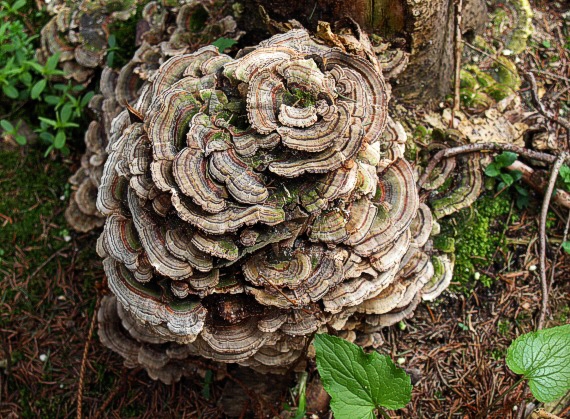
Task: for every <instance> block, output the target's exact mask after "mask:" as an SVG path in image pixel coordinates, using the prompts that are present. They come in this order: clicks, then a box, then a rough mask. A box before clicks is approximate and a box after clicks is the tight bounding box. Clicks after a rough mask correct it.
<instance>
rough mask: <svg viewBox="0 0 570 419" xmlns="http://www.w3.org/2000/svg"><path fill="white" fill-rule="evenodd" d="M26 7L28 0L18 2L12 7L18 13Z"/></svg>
mask: <svg viewBox="0 0 570 419" xmlns="http://www.w3.org/2000/svg"><path fill="white" fill-rule="evenodd" d="M25 5H26V0H18V1H16V2H15V3H14V4H13V5H12V10H14V11H16V10H18V9H21V8H22V7H24V6H25Z"/></svg>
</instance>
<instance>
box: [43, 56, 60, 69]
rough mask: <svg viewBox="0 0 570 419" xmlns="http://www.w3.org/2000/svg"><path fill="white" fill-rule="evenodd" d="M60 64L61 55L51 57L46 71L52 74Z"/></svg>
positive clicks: (47, 62)
mask: <svg viewBox="0 0 570 419" xmlns="http://www.w3.org/2000/svg"><path fill="white" fill-rule="evenodd" d="M58 62H59V53H55V54H54V55H52V56H51V57H49V58H48V59H47V61H46V65H45V69H46V70H47V72H48V73H51V72H53V71H54V70H55V68H56V67H57V63H58Z"/></svg>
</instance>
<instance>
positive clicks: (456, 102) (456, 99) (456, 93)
mask: <svg viewBox="0 0 570 419" xmlns="http://www.w3.org/2000/svg"><path fill="white" fill-rule="evenodd" d="M454 3H455V80H454V83H455V86H454V89H453V109H452V118H451V123H453V121H454V120H455V112H457V111H459V108H460V105H461V97H460V86H461V50H462V48H461V20H462V16H461V12H462V9H463V0H455V1H454Z"/></svg>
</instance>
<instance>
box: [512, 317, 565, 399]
mask: <svg viewBox="0 0 570 419" xmlns="http://www.w3.org/2000/svg"><path fill="white" fill-rule="evenodd" d="M507 365H508V366H509V368H510V369H511V370H512V371H513V372H514V373H516V374H520V375H522V376H523V377H524V378H526V379H527V380H528V385H529V387H530V390H531V391H532V394H533V395H534V397H536V398H537V399H538V400H540V401H541V402H544V403H548V402H550V401H552V400H556V399H558V398H560V397H562V396H563V395H564V394H565V393H566V392H567V391H568V390H570V324H567V325H564V326H559V327H553V328H551V329H544V330H539V331H537V332H531V333H527V334H524V335H522V336H519V337H518V338H517V339H516V340H515V341H514V342H513V343H511V346H509V350H508V352H507Z"/></svg>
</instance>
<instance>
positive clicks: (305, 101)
mask: <svg viewBox="0 0 570 419" xmlns="http://www.w3.org/2000/svg"><path fill="white" fill-rule="evenodd" d="M284 102H285V104H286V105H289V106H296V107H299V108H307V107H309V106H315V104H316V103H317V100H316V98H315V97H314V96H313V95H312V94H311V92H307V91H305V90H303V89H299V88H296V87H294V88H292V89H289V92H287V93H286V94H285V97H284Z"/></svg>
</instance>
